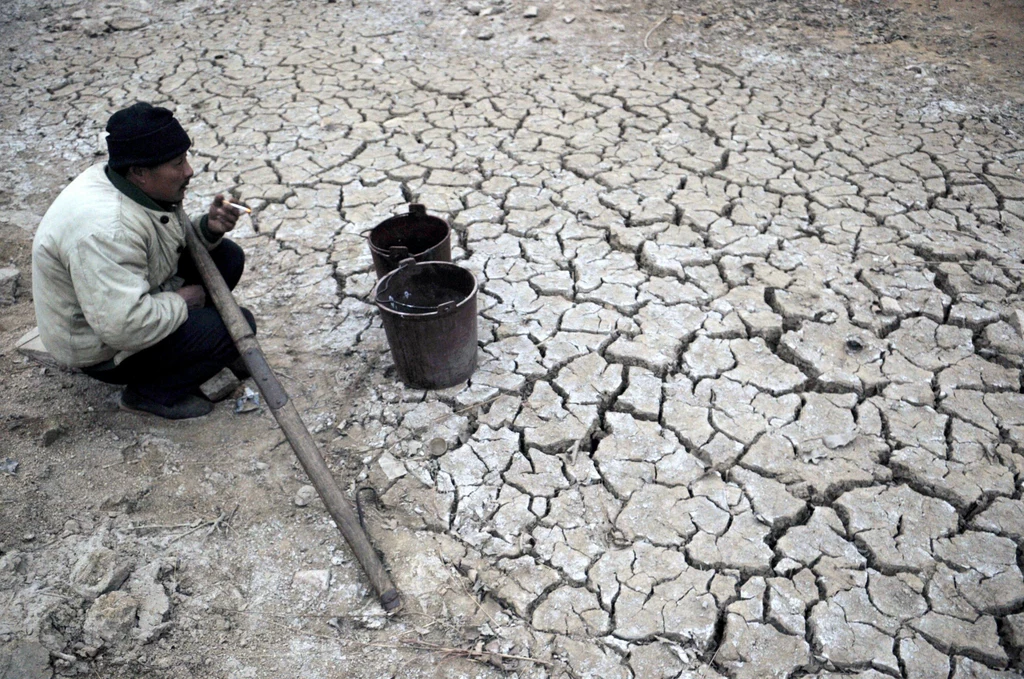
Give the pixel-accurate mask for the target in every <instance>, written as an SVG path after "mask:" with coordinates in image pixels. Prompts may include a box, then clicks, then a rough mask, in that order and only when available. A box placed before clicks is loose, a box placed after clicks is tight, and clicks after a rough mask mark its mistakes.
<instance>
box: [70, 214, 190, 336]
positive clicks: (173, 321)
mask: <svg viewBox="0 0 1024 679" xmlns="http://www.w3.org/2000/svg"><path fill="white" fill-rule="evenodd" d="M147 259H148V258H147V253H146V246H145V243H144V242H143V241H142V240H141V239H140V238H139V237H138V236H136V235H134V234H130V233H129V232H125V231H122V232H103V233H96V234H91V235H89V236H87V237H85V238H83V239H81V240H80V241H78V243H77V246H76V247H75V249H74V250H73V251H72V252H71V257H70V262H69V264H70V269H71V279H72V281H73V284H74V287H75V294H76V296H77V297H78V302H79V304H80V305H81V307H82V312H83V313H84V314H85V320H86V322H87V323H88V324H89V326H90V327H92V329H93V331H94V332H95V333H96V335H97V336H98V337H99V338H100V339H101V340H102V341H103V342H104V343H105V344H107V345H109V346H111V347H113V348H115V349H118V350H121V351H140V350H142V349H145V348H146V347H150V346H152V345H154V344H156V343H157V342H159V341H160V340H162V339H163V338H165V337H167V336H168V335H170V334H171V333H172V332H174V331H175V330H176V329H177V328H178V327H179V326H180V325H181V324H182V323H184V322H185V320H186V319H187V318H188V303H187V301H186V299H185V298H184V297H183V296H182V295H179V294H178V293H176V292H157V293H155V294H150V284H149V280H148V271H149V269H148V261H147Z"/></svg>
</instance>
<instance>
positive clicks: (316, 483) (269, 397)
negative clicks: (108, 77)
mask: <svg viewBox="0 0 1024 679" xmlns="http://www.w3.org/2000/svg"><path fill="white" fill-rule="evenodd" d="M178 218H179V219H180V220H181V222H182V224H183V225H184V226H185V239H186V241H187V242H188V249H189V251H190V252H191V253H192V259H193V260H194V261H195V263H196V268H197V269H198V270H199V275H200V276H201V277H202V279H203V283H204V284H205V286H206V290H207V292H209V293H210V296H211V297H212V298H213V303H214V306H216V307H217V311H219V312H220V316H221V318H222V319H224V324H225V325H226V326H227V328H228V332H229V333H230V334H231V339H233V340H234V342H235V346H236V347H237V348H238V353H239V354H241V355H242V359H243V360H244V361H245V367H246V368H248V369H249V374H251V375H252V377H253V380H254V381H255V382H256V386H257V387H258V388H259V390H260V393H261V394H263V399H264V401H266V403H267V405H268V406H269V407H270V412H271V413H273V414H274V419H275V420H277V423H278V424H279V425H281V429H282V430H283V431H284V434H285V436H286V437H287V438H288V443H290V444H291V446H292V450H293V451H295V456H296V457H298V458H299V463H300V464H301V465H302V468H303V469H304V470H305V471H306V475H307V476H308V477H309V480H310V482H311V483H312V484H313V487H314V488H316V492H317V493H319V494H320V498H321V499H322V500H323V501H324V505H326V506H327V511H328V512H330V514H331V517H333V518H334V523H335V524H336V525H337V526H338V529H339V530H340V531H341V534H342V535H343V536H344V537H345V540H346V541H348V544H349V547H351V548H352V551H353V552H355V555H356V558H357V559H358V560H359V563H360V564H361V565H362V567H363V570H364V571H366V575H367V576H368V577H369V578H370V583H371V584H372V585H373V588H374V589H375V590H376V591H377V595H378V597H379V598H380V603H381V606H382V607H383V608H384V610H385V611H387V612H389V613H392V612H396V611H397V610H398V609H399V607H400V606H401V603H402V600H401V597H400V596H399V594H398V590H397V589H396V588H395V585H394V584H393V583H392V582H391V578H390V576H389V575H388V573H387V571H386V570H384V565H383V564H382V563H381V561H380V559H379V558H378V557H377V552H376V550H374V548H373V545H372V544H371V543H370V539H369V537H367V535H366V532H365V531H364V530H363V527H362V525H361V524H360V523H359V519H358V517H357V516H356V513H355V511H354V510H353V509H352V505H351V504H350V503H349V502H348V500H347V499H346V498H345V495H344V494H343V493H342V492H341V489H340V488H339V487H338V484H337V482H335V480H334V477H333V476H332V475H331V471H330V470H329V469H328V468H327V463H326V462H324V458H323V455H321V454H320V450H319V449H318V448H317V445H316V442H315V441H314V440H313V437H312V436H310V434H309V429H307V428H306V425H305V423H303V421H302V418H301V417H299V413H298V411H297V410H296V409H295V405H294V404H293V403H292V402H291V400H290V399H289V398H288V394H287V393H286V392H285V390H284V387H282V386H281V382H280V381H279V380H278V379H277V375H275V374H274V371H273V370H272V369H271V368H270V365H269V364H268V363H267V359H266V357H265V356H264V355H263V350H262V349H261V348H260V345H259V343H258V342H257V341H256V335H255V333H254V332H253V330H252V328H251V327H249V323H248V321H246V320H245V316H243V315H242V310H241V309H239V308H238V303H237V302H235V298H234V296H233V295H232V294H231V290H229V289H228V286H227V283H225V282H224V277H223V276H221V274H220V271H219V270H218V269H217V265H216V264H214V263H213V258H212V257H210V253H209V252H208V251H207V250H206V246H205V245H204V244H203V241H202V239H201V238H200V237H199V234H198V233H197V232H196V230H195V227H194V226H193V225H192V221H191V220H190V219H189V218H188V215H186V214H185V212H184V210H182V209H181V208H180V207H179V208H178Z"/></svg>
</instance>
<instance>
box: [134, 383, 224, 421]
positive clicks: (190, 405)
mask: <svg viewBox="0 0 1024 679" xmlns="http://www.w3.org/2000/svg"><path fill="white" fill-rule="evenodd" d="M121 410H131V411H134V412H142V413H150V414H151V415H156V416H157V417H163V418H165V419H168V420H188V419H191V418H193V417H202V416H203V415H209V414H210V413H211V412H213V404H212V403H210V401H208V400H207V399H205V398H203V397H201V396H195V395H193V394H189V395H188V396H186V397H185V398H183V399H181V400H180V401H178V402H177V403H175V404H174V405H169V406H165V405H164V404H162V403H157V402H156V401H153V400H150V399H148V398H146V397H145V396H142V395H140V394H138V393H137V392H136V391H135V390H134V389H132V388H131V387H127V388H125V390H124V391H123V392H121Z"/></svg>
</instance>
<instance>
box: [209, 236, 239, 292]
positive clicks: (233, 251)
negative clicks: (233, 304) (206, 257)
mask: <svg viewBox="0 0 1024 679" xmlns="http://www.w3.org/2000/svg"><path fill="white" fill-rule="evenodd" d="M210 254H211V256H212V258H213V261H214V264H216V265H217V270H218V271H220V275H221V276H222V277H223V278H224V282H225V283H227V284H228V288H229V289H231V290H233V289H234V288H235V286H236V285H237V284H238V281H239V280H241V278H242V272H243V271H244V270H245V250H243V249H242V246H241V245H239V244H238V243H236V242H234V241H233V240H229V239H227V238H225V239H224V240H222V241H221V242H220V244H219V245H218V246H217V247H216V248H214V249H213V250H212V251H211V253H210Z"/></svg>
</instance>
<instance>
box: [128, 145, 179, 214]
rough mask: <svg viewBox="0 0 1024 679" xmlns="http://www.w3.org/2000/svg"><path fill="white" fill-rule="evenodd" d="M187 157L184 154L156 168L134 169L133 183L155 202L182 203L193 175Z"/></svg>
mask: <svg viewBox="0 0 1024 679" xmlns="http://www.w3.org/2000/svg"><path fill="white" fill-rule="evenodd" d="M186 155H187V154H184V153H183V154H181V155H180V156H178V157H177V158H172V159H171V160H168V161H167V162H166V163H163V164H161V165H157V166H156V167H136V168H132V179H133V182H132V183H134V184H135V185H136V186H138V187H139V188H140V189H142V191H143V192H144V193H145V194H146V195H147V196H149V197H150V198H152V199H153V200H157V201H161V202H164V203H180V202H181V201H182V200H184V198H185V187H187V186H188V182H189V180H190V179H191V178H192V174H193V172H192V166H191V165H189V164H188V159H187V158H186V157H185V156H186Z"/></svg>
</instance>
